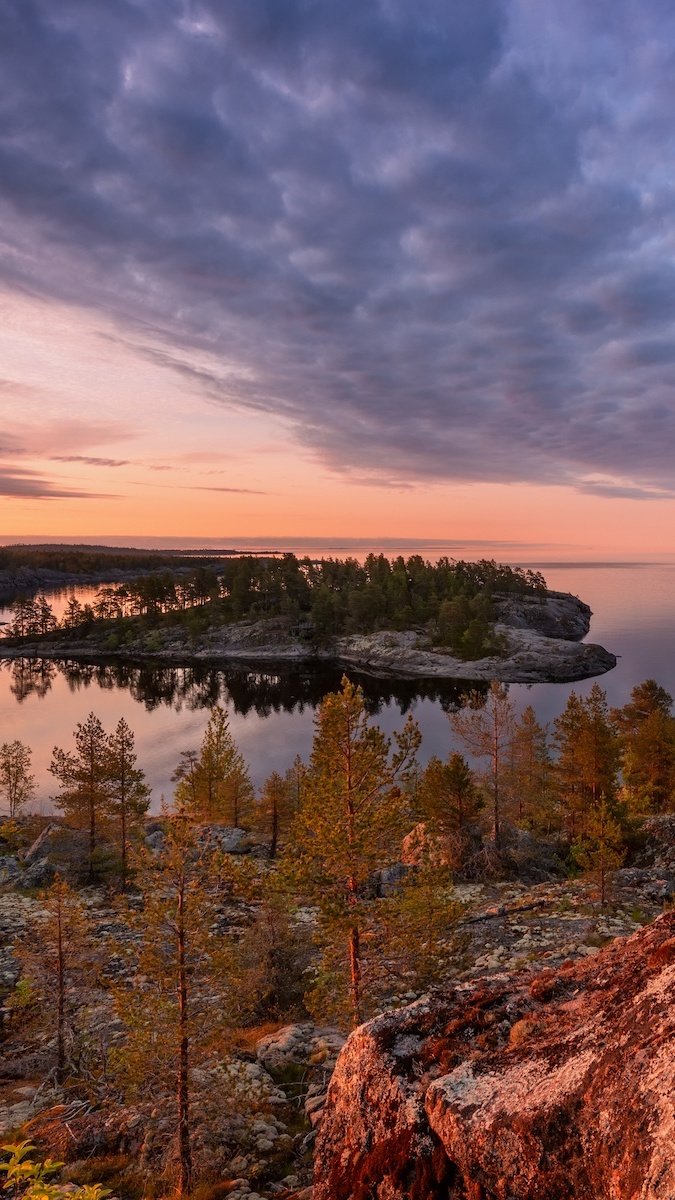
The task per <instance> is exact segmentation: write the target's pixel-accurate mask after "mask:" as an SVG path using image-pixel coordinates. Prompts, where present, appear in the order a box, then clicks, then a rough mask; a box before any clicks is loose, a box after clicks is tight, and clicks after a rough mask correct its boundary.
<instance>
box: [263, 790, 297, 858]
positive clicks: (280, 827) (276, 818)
mask: <svg viewBox="0 0 675 1200" xmlns="http://www.w3.org/2000/svg"><path fill="white" fill-rule="evenodd" d="M296 794H297V793H296V791H295V789H294V788H293V785H292V783H291V782H290V781H289V779H288V775H287V776H286V778H284V777H283V776H282V775H279V773H278V772H277V771H273V772H272V774H271V775H270V776H269V778H268V779H266V780H265V783H264V784H263V788H262V791H261V793H260V796H259V798H258V801H257V804H256V805H255V810H254V823H255V828H256V831H257V833H258V834H259V835H260V836H261V837H263V838H264V839H265V840H266V841H267V842H269V855H270V858H276V856H277V851H278V849H279V845H280V843H281V841H282V840H283V839H285V838H286V836H287V834H288V830H289V828H290V826H291V822H292V820H293V817H294V815H295V813H296V811H297V803H296Z"/></svg>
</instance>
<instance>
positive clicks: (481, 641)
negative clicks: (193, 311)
mask: <svg viewBox="0 0 675 1200" xmlns="http://www.w3.org/2000/svg"><path fill="white" fill-rule="evenodd" d="M125 565H128V560H127V562H126V563H125ZM190 565H191V566H193V564H190ZM158 566H160V567H161V569H159V570H155V571H153V572H152V573H150V574H147V575H145V576H141V577H138V578H135V579H133V580H125V581H123V582H121V583H119V584H118V585H116V586H108V587H104V588H102V589H101V590H100V591H99V593H98V596H97V598H96V601H95V603H94V604H92V605H90V604H85V605H82V604H80V603H79V601H78V600H77V598H76V597H75V596H74V595H73V597H72V598H71V600H70V601H69V603H68V606H67V608H66V611H65V613H64V615H63V618H62V620H61V621H57V620H56V618H55V617H54V615H53V613H52V612H51V608H50V605H49V603H48V601H47V599H46V597H44V596H38V597H37V598H26V597H24V598H18V599H17V601H16V602H15V605H14V620H13V621H12V623H11V624H10V625H9V626H8V627H7V631H6V636H5V637H4V639H3V642H2V649H1V654H2V656H3V657H4V658H6V659H10V658H18V657H26V658H52V659H66V658H67V659H71V660H80V661H83V662H87V661H89V662H91V661H103V660H106V659H123V660H132V661H144V662H147V661H156V662H157V663H163V664H166V663H176V664H178V663H189V662H204V663H210V664H212V665H216V666H217V665H218V664H222V665H227V664H228V663H232V664H234V663H239V664H242V665H251V666H252V667H255V666H256V665H261V664H276V665H277V667H283V664H296V665H297V664H306V665H307V666H308V667H311V665H312V664H313V663H314V664H325V663H327V662H330V663H334V664H337V665H340V666H342V667H344V669H345V670H346V671H348V670H350V669H353V670H358V671H360V672H362V673H365V674H369V675H371V676H374V677H380V678H384V677H389V678H392V677H396V678H400V679H447V680H467V681H475V682H481V681H489V680H499V681H501V682H504V683H538V682H560V683H562V682H571V681H575V680H580V679H586V678H589V677H592V676H597V675H601V674H604V673H605V672H606V671H609V670H611V669H612V668H613V667H614V666H616V657H615V656H614V655H613V654H612V653H610V652H609V651H608V650H606V649H604V647H602V646H598V645H594V644H592V643H587V642H584V641H583V638H584V637H585V636H586V635H587V634H588V632H589V629H590V619H591V615H592V614H591V610H590V608H589V606H588V605H587V604H585V603H584V602H583V601H582V600H580V599H579V598H578V597H576V596H573V595H571V594H569V593H563V592H556V591H552V590H550V589H548V588H547V586H546V583H545V581H544V579H543V576H541V575H540V574H539V573H538V572H533V571H526V570H524V569H522V568H518V567H515V568H513V567H509V566H503V565H499V564H497V563H495V562H493V561H486V560H482V561H480V562H476V563H465V562H461V561H460V562H456V561H454V560H448V559H441V560H439V562H438V563H434V564H431V563H428V562H424V561H423V560H422V559H421V558H419V556H413V557H411V558H410V559H408V560H407V561H404V560H403V558H399V559H396V560H394V561H392V562H390V561H389V560H388V559H386V558H385V557H384V556H382V555H379V556H375V555H370V556H369V557H368V559H366V561H365V563H362V564H361V563H358V562H357V561H356V560H354V559H346V560H337V559H326V560H320V561H312V560H310V559H297V558H296V557H295V556H294V555H292V554H284V555H282V556H281V557H280V558H275V559H273V558H269V557H253V556H240V557H239V558H237V559H232V560H230V561H228V562H226V563H224V564H221V565H220V566H219V567H217V568H216V567H214V566H213V565H212V564H208V566H207V565H206V564H200V565H199V566H197V567H196V568H195V569H193V570H192V572H189V571H187V570H186V565H185V564H182V565H180V566H179V565H178V564H176V565H175V567H174V569H169V568H167V565H166V560H164V561H163V562H162V563H161V564H158Z"/></svg>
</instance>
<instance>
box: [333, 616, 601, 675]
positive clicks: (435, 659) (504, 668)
mask: <svg viewBox="0 0 675 1200" xmlns="http://www.w3.org/2000/svg"><path fill="white" fill-rule="evenodd" d="M495 629H496V631H497V633H498V634H501V635H502V636H503V637H504V639H505V641H506V647H507V648H506V652H505V654H504V655H503V656H501V655H490V656H488V657H486V658H479V659H477V660H475V661H474V662H465V661H464V659H461V658H455V657H454V655H452V654H449V653H446V652H445V651H443V650H440V649H438V648H434V649H432V648H430V647H428V646H426V645H425V644H424V642H423V641H422V639H420V637H419V635H418V634H416V633H414V632H413V631H407V632H404V633H390V632H387V633H370V634H361V635H355V636H352V637H349V638H340V639H339V641H338V643H337V657H338V658H339V660H340V662H342V663H344V665H345V666H346V667H350V666H353V667H358V668H359V669H360V670H362V671H369V672H370V673H371V674H373V675H380V676H382V675H395V676H397V677H398V678H399V679H420V678H423V679H471V680H476V681H480V680H484V681H486V682H489V681H490V680H492V679H498V680H501V681H502V682H503V683H546V682H550V683H570V682H572V681H573V680H577V679H588V678H590V677H592V676H594V675H604V673H605V672H606V671H611V670H612V668H613V667H615V666H616V657H615V656H614V655H613V654H610V652H609V651H608V650H605V649H604V647H603V646H596V645H593V644H592V643H587V642H570V641H565V640H564V639H562V638H552V637H542V635H541V634H539V633H535V632H533V631H532V630H527V629H514V628H511V627H509V626H506V625H500V624H497V625H496V626H495Z"/></svg>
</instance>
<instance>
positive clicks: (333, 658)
mask: <svg viewBox="0 0 675 1200" xmlns="http://www.w3.org/2000/svg"><path fill="white" fill-rule="evenodd" d="M591 615H592V614H591V610H590V608H589V607H588V605H587V604H584V603H583V601H581V600H579V599H578V598H577V597H576V596H572V595H570V594H568V593H565V592H548V593H547V594H546V596H543V597H539V596H536V597H530V596H526V597H522V598H521V597H518V598H516V597H509V598H507V599H504V600H502V601H500V602H499V603H498V605H497V622H496V625H495V629H496V632H497V633H498V634H499V635H500V636H501V638H502V639H503V642H504V643H505V646H506V652H505V653H504V654H503V655H492V656H489V657H487V658H481V659H478V660H475V661H465V660H463V659H460V658H457V657H455V656H453V655H452V654H450V653H449V652H448V651H446V650H444V649H442V648H440V647H434V646H433V645H432V644H431V642H430V639H429V637H428V635H427V634H426V633H425V632H423V631H420V630H404V631H402V632H395V631H380V632H377V633H369V634H352V635H349V636H345V637H339V638H336V639H335V640H334V641H333V642H332V643H331V644H330V645H327V646H322V647H316V646H315V645H313V644H312V643H311V642H308V641H307V640H303V638H302V636H301V635H300V634H299V633H298V632H297V631H296V630H293V629H292V628H291V627H290V626H289V622H288V621H286V620H284V619H283V618H279V617H274V618H270V619H267V620H256V621H240V622H237V623H235V624H231V625H222V626H217V627H215V628H213V629H210V630H208V631H206V632H205V633H202V634H199V635H197V636H195V635H194V634H193V635H191V634H190V632H189V631H188V630H187V629H186V628H185V627H184V626H181V625H171V626H166V627H161V626H160V627H159V628H156V629H153V630H149V631H143V632H142V633H140V634H139V635H137V636H135V637H134V638H133V640H125V641H124V643H123V644H117V643H116V642H115V638H114V633H113V636H112V637H111V633H110V631H109V630H106V631H105V634H104V633H103V632H102V630H101V629H96V630H94V631H93V632H92V633H90V634H85V635H79V636H77V635H74V636H72V637H71V638H68V639H64V638H63V637H59V638H58V639H55V638H54V637H53V635H51V636H47V637H45V638H41V639H34V640H32V641H30V642H21V643H19V642H16V643H14V644H11V645H9V644H2V647H1V650H0V653H1V655H2V657H3V658H5V659H11V658H54V659H63V658H69V659H74V660H80V661H83V662H88V661H89V662H90V661H95V660H101V659H106V658H113V659H120V658H122V659H128V660H131V661H139V660H142V661H145V662H148V661H156V662H157V663H158V664H162V665H165V664H167V663H177V664H178V663H190V662H204V663H212V664H213V665H218V664H227V663H241V664H244V665H246V664H251V665H252V666H253V665H258V666H259V665H260V664H265V663H269V664H277V666H279V667H283V665H284V664H306V665H307V666H311V665H312V663H317V664H318V663H322V664H325V663H327V662H332V663H338V664H339V665H342V666H343V667H344V668H345V669H346V670H349V668H353V669H358V670H359V671H362V672H365V673H366V674H369V675H372V676H375V677H380V678H386V677H390V678H391V677H396V678H399V679H448V680H453V679H455V680H472V681H477V682H480V681H489V680H492V679H497V680H500V681H501V682H503V683H545V682H556V683H570V682H574V681H576V680H580V679H588V678H591V677H593V676H596V675H602V674H604V673H605V672H606V671H610V670H612V668H613V667H615V666H616V657H615V655H613V654H611V653H610V652H609V651H608V650H605V649H604V647H602V646H597V645H594V644H592V643H586V642H582V641H581V639H582V638H583V637H584V636H585V635H586V634H587V633H588V630H589V627H590V618H591Z"/></svg>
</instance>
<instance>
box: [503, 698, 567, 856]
mask: <svg viewBox="0 0 675 1200" xmlns="http://www.w3.org/2000/svg"><path fill="white" fill-rule="evenodd" d="M509 774H510V782H509V791H510V792H511V794H512V795H513V797H514V800H515V804H516V820H517V821H518V822H519V823H520V824H521V825H526V826H528V827H529V828H530V829H539V830H542V831H543V832H545V833H547V834H550V833H551V832H552V830H553V827H554V825H555V822H556V817H557V813H556V804H555V790H554V787H553V763H552V760H551V755H550V752H549V748H548V726H547V725H540V724H539V722H538V720H537V717H536V714H535V711H534V709H533V708H532V705H531V704H528V705H527V707H526V708H525V709H524V710H523V713H522V715H521V717H520V719H519V720H517V721H516V723H515V727H514V730H513V735H512V738H511V744H510V747H509Z"/></svg>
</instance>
